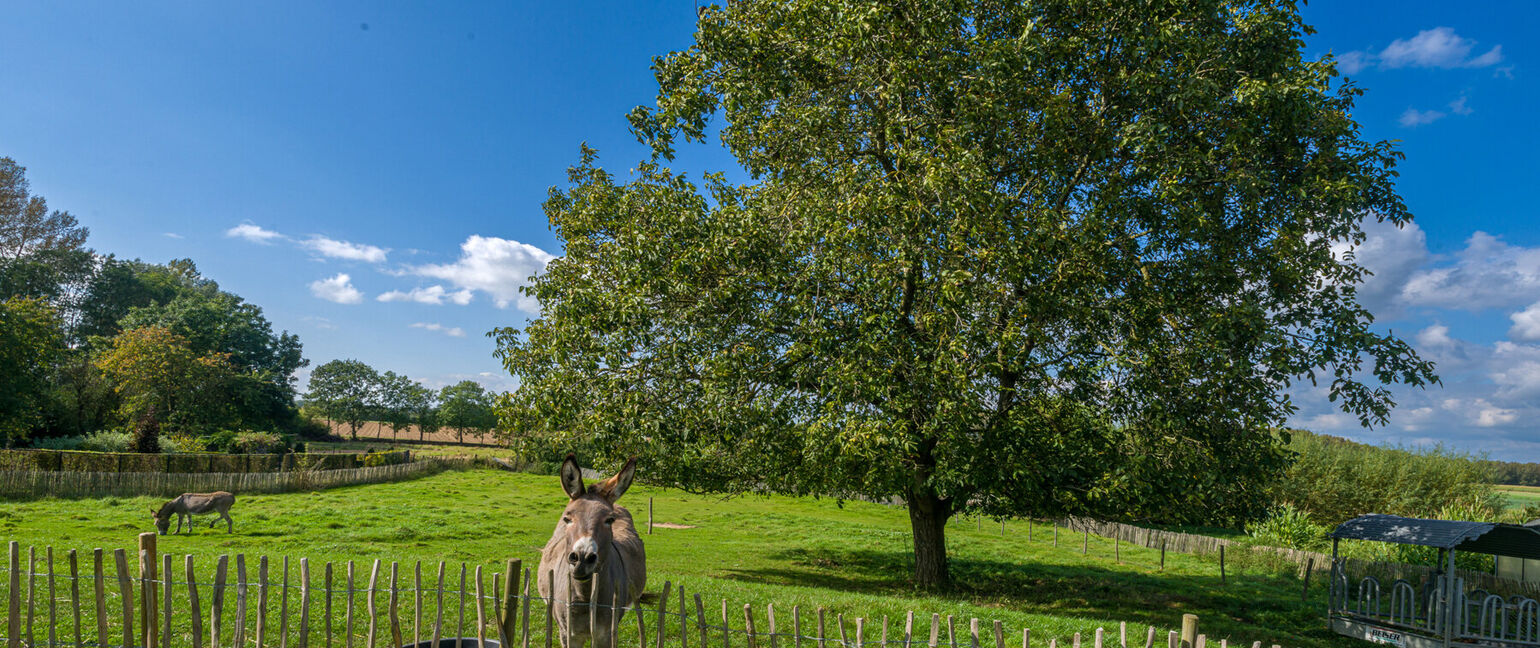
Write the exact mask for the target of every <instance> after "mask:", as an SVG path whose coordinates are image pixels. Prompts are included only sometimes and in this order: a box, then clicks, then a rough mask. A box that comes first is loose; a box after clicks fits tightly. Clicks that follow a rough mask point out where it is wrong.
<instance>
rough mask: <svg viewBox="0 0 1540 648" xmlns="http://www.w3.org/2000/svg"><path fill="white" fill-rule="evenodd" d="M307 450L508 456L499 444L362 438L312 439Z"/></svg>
mask: <svg viewBox="0 0 1540 648" xmlns="http://www.w3.org/2000/svg"><path fill="white" fill-rule="evenodd" d="M305 450H306V451H307V452H367V451H371V450H372V451H376V452H379V451H384V450H410V451H412V455H413V456H419V457H508V456H510V455H511V454H512V453H511V452H509V451H508V449H507V448H502V447H497V446H473V445H449V444H435V443H394V444H393V443H391V442H390V441H389V440H378V439H372V440H371V439H361V440H358V441H311V442H309V443H306V444H305Z"/></svg>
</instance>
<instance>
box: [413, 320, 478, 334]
mask: <svg viewBox="0 0 1540 648" xmlns="http://www.w3.org/2000/svg"><path fill="white" fill-rule="evenodd" d="M410 326H411V328H419V329H426V330H429V331H441V332H443V333H444V335H448V336H449V337H465V329H462V328H460V327H458V326H454V327H449V326H444V325H443V324H439V323H438V322H434V323H432V324H429V323H427V322H417V323H416V324H412V325H410Z"/></svg>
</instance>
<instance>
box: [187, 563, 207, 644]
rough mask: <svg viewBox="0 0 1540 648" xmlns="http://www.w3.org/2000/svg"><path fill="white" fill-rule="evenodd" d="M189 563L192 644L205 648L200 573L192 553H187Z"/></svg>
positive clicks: (188, 590)
mask: <svg viewBox="0 0 1540 648" xmlns="http://www.w3.org/2000/svg"><path fill="white" fill-rule="evenodd" d="M186 565H187V609H188V612H189V614H191V615H192V645H193V648H203V611H202V610H201V609H200V608H201V606H200V605H199V604H198V573H197V572H196V571H194V570H193V557H192V554H187V555H186Z"/></svg>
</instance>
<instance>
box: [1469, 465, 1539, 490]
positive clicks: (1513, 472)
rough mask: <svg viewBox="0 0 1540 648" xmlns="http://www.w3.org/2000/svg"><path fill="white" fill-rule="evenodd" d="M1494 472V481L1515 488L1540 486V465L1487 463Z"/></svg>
mask: <svg viewBox="0 0 1540 648" xmlns="http://www.w3.org/2000/svg"><path fill="white" fill-rule="evenodd" d="M1483 463H1485V464H1486V466H1487V468H1488V469H1490V470H1491V471H1492V481H1493V482H1495V483H1498V484H1508V485H1513V486H1540V463H1518V462H1514V461H1485V462H1483Z"/></svg>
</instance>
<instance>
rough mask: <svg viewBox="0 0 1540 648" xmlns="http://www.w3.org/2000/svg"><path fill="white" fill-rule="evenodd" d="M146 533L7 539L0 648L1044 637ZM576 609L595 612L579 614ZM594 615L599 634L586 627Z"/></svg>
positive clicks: (651, 644) (1174, 644)
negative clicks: (114, 537)
mask: <svg viewBox="0 0 1540 648" xmlns="http://www.w3.org/2000/svg"><path fill="white" fill-rule="evenodd" d="M155 538H156V536H155V535H154V534H153V533H146V534H142V535H141V536H140V538H139V547H138V549H137V551H125V550H123V549H114V550H112V551H110V552H104V551H103V550H102V549H94V550H92V551H89V552H80V551H76V550H73V549H70V550H62V551H55V549H54V548H53V547H51V546H49V547H44V548H42V550H41V551H39V549H38V548H37V547H28V548H26V549H25V550H23V549H22V547H20V545H18V543H16V542H11V543H10V545H9V552H8V559H7V562H6V565H5V571H4V578H0V588H3V591H4V594H3V598H0V600H3V601H4V602H5V611H6V614H5V619H4V621H5V625H4V633H3V637H0V641H3V642H4V644H5V646H6V647H7V648H23V647H26V648H31V647H33V646H46V647H48V648H53V647H56V646H57V647H75V648H79V647H100V648H173V647H177V648H180V647H184V646H186V647H190V648H204V647H205V646H207V647H208V648H249V647H254V648H274V647H276V648H289V647H290V646H293V647H294V648H311V647H317V648H319V647H323V646H324V647H325V648H334V647H335V648H381V647H396V646H414V645H421V646H424V647H430V646H431V647H437V646H440V645H445V646H448V645H457V646H461V647H463V648H472V646H473V645H474V647H475V648H492V647H493V646H498V645H500V646H504V647H509V646H512V647H517V648H530V647H531V646H534V647H536V648H541V647H545V648H550V647H551V646H562V645H567V644H568V643H569V641H564V639H565V638H564V637H561V636H558V633H559V630H558V624H556V623H553V621H555V619H554V615H556V614H574V613H576V614H578V617H577V619H576V620H577V621H578V622H579V623H585V622H586V623H588V624H589V626H590V627H589V628H588V630H589V631H590V635H591V636H595V637H600V638H601V640H600V641H599V642H598V645H595V646H593V648H621V647H629V646H636V647H637V648H665V647H671V646H678V648H690V646H691V645H692V644H693V645H694V646H696V647H697V648H716V646H718V645H720V646H721V647H722V648H870V647H872V646H874V645H875V646H876V648H899V647H902V648H921V647H922V646H923V647H924V648H1014V645H1015V641H1016V637H1017V636H1018V634H1019V637H1020V641H1021V646H1022V647H1023V648H1031V646H1034V645H1037V646H1048V647H1049V648H1056V647H1057V645H1058V640H1056V639H1047V640H1045V639H1043V638H1041V637H1038V638H1036V639H1035V640H1034V637H1033V636H1032V633H1031V630H1030V629H1027V628H1020V629H1015V628H1006V627H1005V625H1004V624H1003V623H1001V622H1000V621H998V620H988V619H982V620H981V619H978V618H969V619H966V620H962V619H955V618H954V617H952V616H951V615H947V616H944V617H943V616H941V615H936V614H931V615H929V617H928V618H926V616H925V615H920V616H919V617H917V616H916V615H915V613H914V612H909V613H908V615H907V616H906V617H904V618H902V619H897V620H894V622H892V623H890V620H889V619H888V618H887V617H882V618H880V619H878V618H866V617H855V618H853V619H846V618H845V616H846V615H844V614H838V613H830V612H829V611H828V610H826V609H824V608H822V607H820V608H817V609H815V610H803V609H802V608H801V607H800V606H791V607H790V608H789V609H787V608H784V607H783V608H780V609H779V610H778V609H777V608H776V606H775V605H774V604H769V605H766V606H765V607H764V609H762V610H760V609H756V608H755V607H753V606H750V605H742V606H738V605H733V604H730V603H729V602H728V601H727V600H725V599H723V600H722V601H721V609H720V617H718V616H717V614H716V612H717V610H716V609H715V607H716V606H715V605H712V606H711V607H712V608H713V609H712V614H711V615H710V616H708V614H707V604H706V602H705V600H704V599H703V598H702V595H701V594H700V593H693V594H689V595H687V594H686V592H685V588H684V586H683V585H682V584H681V585H680V586H678V587H675V586H674V584H673V583H671V582H667V581H665V582H664V583H663V586H662V588H661V591H658V592H656V593H657V594H658V595H657V596H656V597H653V596H647V597H643V600H644V601H649V602H650V605H651V607H647V606H646V604H641V603H638V604H637V605H632V606H618V607H620V608H621V609H622V614H621V615H619V617H617V616H616V615H614V614H610V613H608V610H612V609H615V608H616V607H617V605H616V603H617V602H615V601H609V602H600V603H599V604H597V605H593V606H592V607H590V605H589V604H588V603H584V602H575V603H573V604H572V605H571V606H568V605H566V601H554V600H550V599H547V598H544V597H541V596H540V595H539V593H538V592H535V591H532V590H533V589H534V588H533V587H532V582H531V581H532V579H531V574H530V573H529V570H528V569H526V568H524V567H523V565H522V563H521V561H518V560H510V561H508V562H507V563H506V564H505V565H502V566H495V565H490V564H483V565H469V564H466V563H459V564H458V565H451V564H446V563H444V562H439V563H437V564H436V565H433V564H429V565H424V564H423V563H421V562H414V563H405V564H404V563H400V562H390V563H388V564H387V563H384V562H382V561H380V560H374V561H372V562H370V563H367V564H357V563H355V562H353V561H348V562H347V563H343V564H334V563H330V562H326V563H312V562H311V561H309V560H308V559H304V558H301V559H299V560H297V561H291V560H290V559H289V558H287V557H284V558H278V559H273V560H270V559H269V558H268V557H266V556H260V557H256V558H255V559H248V557H247V556H245V555H244V554H236V555H234V556H233V557H232V556H229V555H221V556H218V557H217V558H215V559H212V560H209V559H203V560H199V559H196V558H195V557H194V556H192V555H182V556H173V555H171V554H169V553H168V554H158V553H157V552H156V547H155V544H156V543H155ZM425 569H426V570H427V572H428V573H427V574H426V577H425V575H424V570H425ZM595 584H596V583H595ZM590 609H592V610H595V611H596V612H597V613H596V614H592V615H590V614H587V612H588V611H589V610H590ZM568 620H569V621H572V620H574V617H570V616H569V617H568ZM606 622H607V623H609V624H610V627H609V628H607V629H606V628H599V627H593V625H594V624H597V623H606ZM1182 622H1183V628H1182V632H1180V633H1179V632H1178V631H1176V630H1171V631H1168V632H1160V631H1157V630H1156V629H1155V628H1154V627H1150V628H1148V629H1147V630H1146V631H1145V632H1144V633H1136V634H1142V635H1143V636H1130V635H1129V633H1128V624H1126V623H1125V624H1120V625H1119V626H1118V627H1117V628H1114V629H1112V630H1111V631H1107V630H1104V629H1101V628H1097V629H1096V630H1095V631H1094V632H1093V633H1088V635H1087V636H1086V637H1084V638H1083V641H1084V643H1085V644H1086V645H1088V646H1095V647H1096V648H1103V647H1110V646H1119V647H1129V646H1132V647H1134V648H1137V647H1139V646H1143V647H1145V648H1153V647H1154V646H1156V645H1157V644H1160V645H1165V646H1168V647H1169V648H1178V647H1182V648H1187V647H1190V646H1204V645H1205V644H1207V643H1208V642H1207V638H1206V637H1204V636H1203V635H1200V634H1198V629H1197V619H1196V617H1192V616H1191V615H1187V617H1184V619H1183V620H1182ZM566 625H567V627H568V628H569V629H572V628H575V627H576V626H575V625H574V624H573V623H570V622H569V623H567V624H566ZM632 625H634V626H635V628H634V631H633V630H632V629H631V628H630V626H632ZM606 630H608V631H606ZM454 638H459V640H458V641H457V643H455V644H450V643H449V640H450V639H454ZM576 641H577V638H571V639H570V643H572V645H574V646H576V645H577V644H576ZM1081 644H1082V637H1081V636H1080V635H1078V634H1077V635H1074V637H1073V638H1072V639H1067V640H1065V642H1064V645H1065V646H1066V648H1069V647H1070V646H1074V647H1076V648H1078V647H1079V646H1080V645H1081ZM1216 644H1217V645H1220V646H1223V645H1224V642H1216ZM1261 645H1262V644H1261V642H1256V643H1255V644H1253V646H1254V647H1255V646H1261Z"/></svg>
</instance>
